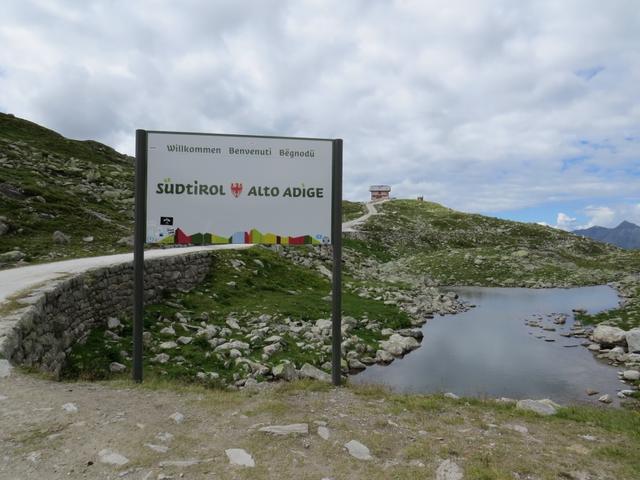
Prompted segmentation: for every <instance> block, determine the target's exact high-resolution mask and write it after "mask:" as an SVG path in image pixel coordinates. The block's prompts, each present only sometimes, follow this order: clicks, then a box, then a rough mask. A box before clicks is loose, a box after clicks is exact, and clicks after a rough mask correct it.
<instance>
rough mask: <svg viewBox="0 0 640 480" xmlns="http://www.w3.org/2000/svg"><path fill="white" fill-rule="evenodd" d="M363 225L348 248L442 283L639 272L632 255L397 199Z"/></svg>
mask: <svg viewBox="0 0 640 480" xmlns="http://www.w3.org/2000/svg"><path fill="white" fill-rule="evenodd" d="M378 208H379V209H381V212H382V214H381V215H377V216H374V217H372V218H371V219H370V220H369V221H368V222H367V223H366V225H364V226H363V228H362V230H363V231H364V235H363V236H359V238H358V239H349V240H347V241H346V245H347V246H348V247H350V248H353V249H355V250H358V251H360V252H363V253H367V254H369V255H372V256H374V257H376V258H377V259H378V260H379V261H381V262H387V264H388V265H392V266H395V267H396V269H398V270H406V271H409V272H412V273H415V274H420V275H425V276H426V277H428V278H429V279H430V280H432V281H433V282H434V283H437V284H443V285H454V284H467V285H487V286H499V285H502V286H569V285H587V284H600V283H606V282H609V281H613V280H617V279H620V278H621V277H623V276H624V275H625V274H627V273H634V272H638V271H640V252H632V251H625V250H621V249H619V248H616V247H613V246H611V245H607V244H603V243H599V242H595V241H593V240H590V239H587V238H583V237H578V236H576V235H573V234H570V233H567V232H563V231H561V230H557V229H554V228H550V227H544V226H541V225H536V224H528V223H519V222H512V221H507V220H501V219H498V218H492V217H486V216H483V215H475V214H468V213H462V212H457V211H454V210H451V209H448V208H445V207H443V206H441V205H438V204H436V203H431V202H419V201H412V200H397V201H391V202H387V203H385V204H383V205H381V206H379V207H378Z"/></svg>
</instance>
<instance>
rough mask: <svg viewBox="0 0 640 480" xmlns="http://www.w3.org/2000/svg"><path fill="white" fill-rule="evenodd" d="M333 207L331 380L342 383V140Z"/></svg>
mask: <svg viewBox="0 0 640 480" xmlns="http://www.w3.org/2000/svg"><path fill="white" fill-rule="evenodd" d="M332 157H333V185H332V193H333V208H332V212H331V230H332V232H331V241H332V244H333V275H332V278H331V282H332V287H331V307H332V311H331V321H332V323H331V343H332V346H331V380H332V382H333V384H334V385H336V386H338V385H340V380H341V364H340V363H341V362H340V360H341V358H342V140H341V139H339V140H334V141H333V155H332Z"/></svg>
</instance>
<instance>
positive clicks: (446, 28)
mask: <svg viewBox="0 0 640 480" xmlns="http://www.w3.org/2000/svg"><path fill="white" fill-rule="evenodd" d="M0 111H3V112H8V113H13V114H15V115H17V116H20V117H23V118H27V119H29V120H32V121H35V122H37V123H40V124H43V125H45V126H47V127H49V128H52V129H54V130H56V131H58V132H60V133H62V134H63V135H65V136H68V137H71V138H77V139H95V140H99V141H101V142H104V143H107V144H109V145H111V146H113V147H114V148H116V149H118V150H120V151H122V152H125V153H130V154H131V153H133V148H134V131H135V129H136V128H145V129H155V130H176V131H202V132H215V133H251V134H269V135H287V136H313V137H329V138H337V137H339V138H343V139H344V142H345V154H344V156H345V165H344V168H345V172H344V173H345V177H344V182H345V184H344V192H345V198H348V199H354V200H356V199H357V200H363V199H366V198H367V195H368V193H367V189H368V186H369V185H370V184H372V183H388V184H390V185H392V187H393V192H392V193H393V194H394V195H396V196H398V197H410V198H411V197H415V196H416V195H424V196H425V199H429V200H433V201H437V202H440V203H443V204H445V205H447V206H449V207H452V208H456V209H460V210H464V211H470V212H471V211H472V212H480V213H485V214H490V215H494V216H500V217H504V218H511V219H516V220H523V221H530V222H545V223H548V224H550V225H557V226H559V227H561V228H567V229H569V228H577V227H581V226H590V225H593V224H599V225H604V226H614V225H616V224H617V223H619V222H620V221H621V220H622V219H627V220H630V221H635V222H636V223H640V4H639V3H638V0H608V1H602V0H575V1H573V0H562V1H558V0H549V1H544V0H539V1H536V0H532V1H517V0H466V1H465V0H446V1H445V0H442V1H436V0H430V1H428V0H421V1H410V0H397V1H391V0H389V1H384V0H291V1H286V0H262V1H261V0H254V1H241V0H230V1H223V0H209V1H208V0H183V1H180V2H176V1H161V0H153V1H152V0H148V1H142V0H140V1H131V0H111V1H107V0H100V1H98V0H85V1H83V2H77V1H72V0H67V1H62V0H58V1H55V0H3V1H2V14H1V16H0Z"/></svg>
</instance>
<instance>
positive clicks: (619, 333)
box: [592, 325, 626, 345]
mask: <svg viewBox="0 0 640 480" xmlns="http://www.w3.org/2000/svg"><path fill="white" fill-rule="evenodd" d="M625 334H626V332H625V331H624V330H622V329H621V328H618V327H610V326H609V325H598V326H597V327H596V328H595V330H594V331H593V335H592V338H593V341H594V342H595V343H599V344H600V345H622V344H624V343H625V342H626V339H625Z"/></svg>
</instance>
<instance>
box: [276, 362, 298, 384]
mask: <svg viewBox="0 0 640 480" xmlns="http://www.w3.org/2000/svg"><path fill="white" fill-rule="evenodd" d="M271 373H272V374H273V376H274V377H275V378H281V379H282V380H286V381H287V382H292V381H293V380H296V379H297V378H298V371H297V370H296V367H294V366H293V364H291V363H280V364H278V365H276V366H275V367H273V369H272V370H271Z"/></svg>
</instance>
